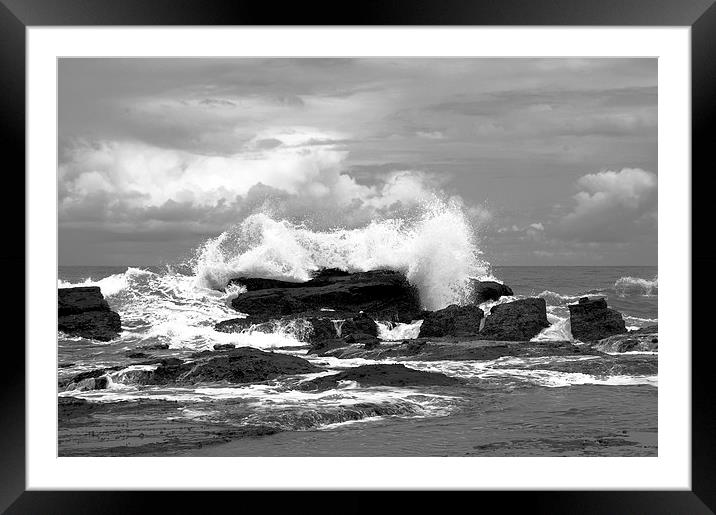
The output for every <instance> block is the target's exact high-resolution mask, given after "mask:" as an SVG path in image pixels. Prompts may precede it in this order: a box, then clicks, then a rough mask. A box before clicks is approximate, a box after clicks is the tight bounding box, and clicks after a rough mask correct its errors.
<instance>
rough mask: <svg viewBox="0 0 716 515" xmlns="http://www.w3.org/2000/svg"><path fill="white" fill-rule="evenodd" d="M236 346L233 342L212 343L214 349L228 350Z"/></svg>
mask: <svg viewBox="0 0 716 515" xmlns="http://www.w3.org/2000/svg"><path fill="white" fill-rule="evenodd" d="M234 348H236V345H234V344H233V343H217V344H216V345H214V350H230V349H234Z"/></svg>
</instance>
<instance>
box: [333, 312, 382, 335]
mask: <svg viewBox="0 0 716 515" xmlns="http://www.w3.org/2000/svg"><path fill="white" fill-rule="evenodd" d="M340 328H341V334H340V336H341V337H345V336H348V335H351V334H357V333H360V334H367V335H370V336H373V337H376V338H377V337H378V324H376V323H375V320H373V319H372V318H370V317H369V316H368V315H366V314H365V313H360V314H358V315H357V316H355V317H353V318H351V319H348V320H344V321H343V323H342V324H340Z"/></svg>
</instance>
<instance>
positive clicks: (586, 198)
mask: <svg viewBox="0 0 716 515" xmlns="http://www.w3.org/2000/svg"><path fill="white" fill-rule="evenodd" d="M577 186H578V187H579V188H580V191H579V192H578V193H577V194H576V195H574V200H575V206H574V209H573V210H572V211H571V212H570V213H569V214H567V215H566V216H564V217H563V218H562V219H561V221H560V222H559V224H558V226H557V234H558V235H560V236H561V237H563V238H565V239H573V240H576V241H584V242H588V241H592V242H610V241H627V240H629V239H631V238H633V237H637V236H639V235H643V234H645V233H654V232H655V231H654V229H655V224H656V209H657V176H656V174H654V173H653V172H649V171H646V170H642V169H640V168H623V169H622V170H620V171H613V170H605V171H602V172H598V173H593V174H588V175H585V176H583V177H582V178H580V179H579V180H578V181H577Z"/></svg>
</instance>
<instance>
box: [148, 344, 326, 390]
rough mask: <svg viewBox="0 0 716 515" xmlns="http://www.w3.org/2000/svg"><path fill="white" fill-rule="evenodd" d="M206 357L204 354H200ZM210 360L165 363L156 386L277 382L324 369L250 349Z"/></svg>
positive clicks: (212, 354) (156, 375)
mask: <svg viewBox="0 0 716 515" xmlns="http://www.w3.org/2000/svg"><path fill="white" fill-rule="evenodd" d="M199 355H200V356H203V355H204V354H203V353H199ZM208 355H209V357H208V358H204V359H198V360H197V361H193V362H185V363H181V364H177V363H176V362H168V363H166V364H165V363H162V364H160V365H159V367H157V369H156V370H155V373H154V377H153V378H152V384H165V383H168V382H176V383H190V384H191V383H197V382H207V381H227V382H229V383H253V382H258V381H267V380H269V379H275V378H276V377H279V376H282V375H293V374H308V373H311V372H318V371H320V370H321V369H320V368H319V367H317V366H315V365H313V364H311V363H310V362H308V361H306V360H305V359H303V358H299V357H297V356H291V355H288V354H279V353H273V352H264V351H261V350H258V349H252V348H249V347H240V348H237V349H233V350H229V351H225V352H223V353H222V354H220V355H217V353H215V352H209V353H208Z"/></svg>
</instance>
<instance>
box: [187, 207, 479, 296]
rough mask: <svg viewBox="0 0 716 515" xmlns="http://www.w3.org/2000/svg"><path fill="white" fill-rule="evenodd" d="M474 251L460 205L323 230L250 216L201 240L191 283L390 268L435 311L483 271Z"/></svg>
mask: <svg viewBox="0 0 716 515" xmlns="http://www.w3.org/2000/svg"><path fill="white" fill-rule="evenodd" d="M480 254H481V252H480V250H479V248H478V246H477V242H476V240H475V233H474V230H473V227H472V226H471V224H470V222H469V221H468V219H467V217H466V216H465V215H464V213H463V211H462V209H461V207H460V206H459V205H458V204H457V203H449V202H448V203H444V202H435V203H432V204H430V205H426V206H425V208H424V210H423V212H422V213H421V214H420V215H419V216H417V217H415V218H413V219H388V220H381V221H373V222H371V223H370V224H368V225H367V226H366V227H362V228H357V229H335V230H333V231H326V232H320V231H313V230H311V229H309V228H308V227H306V226H304V225H299V224H295V223H292V222H290V221H287V220H274V219H273V218H271V217H269V216H268V215H265V214H254V215H251V216H249V217H248V218H246V219H245V220H244V221H243V222H241V223H240V224H239V225H237V226H235V227H233V228H231V229H229V230H227V231H226V232H224V233H223V234H221V235H220V236H219V237H217V238H214V239H211V240H209V241H207V242H206V243H205V244H204V245H203V246H202V247H201V248H200V249H199V251H198V253H197V256H196V258H195V259H194V260H193V263H192V264H193V268H194V273H195V275H196V280H197V284H198V285H199V286H202V287H205V288H214V289H223V288H224V287H225V286H226V284H227V282H228V280H229V279H231V278H232V277H237V276H242V275H243V276H249V277H267V278H272V279H283V280H287V281H297V282H298V281H306V280H308V279H310V277H311V273H312V272H314V271H316V270H318V269H320V268H340V269H342V270H346V271H348V272H362V271H368V270H377V269H390V270H396V271H400V272H403V273H404V274H405V275H406V277H407V278H408V281H410V283H411V284H413V285H414V286H415V287H417V288H418V291H419V292H420V298H421V301H422V303H423V305H424V307H425V308H427V309H440V308H443V307H445V306H448V305H449V304H455V303H457V304H460V303H464V302H466V301H467V299H468V298H469V293H470V292H469V289H470V285H471V280H470V279H471V278H474V277H477V278H480V277H488V276H489V264H488V263H487V262H486V261H484V260H483V259H481V258H480V257H479V256H480Z"/></svg>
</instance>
